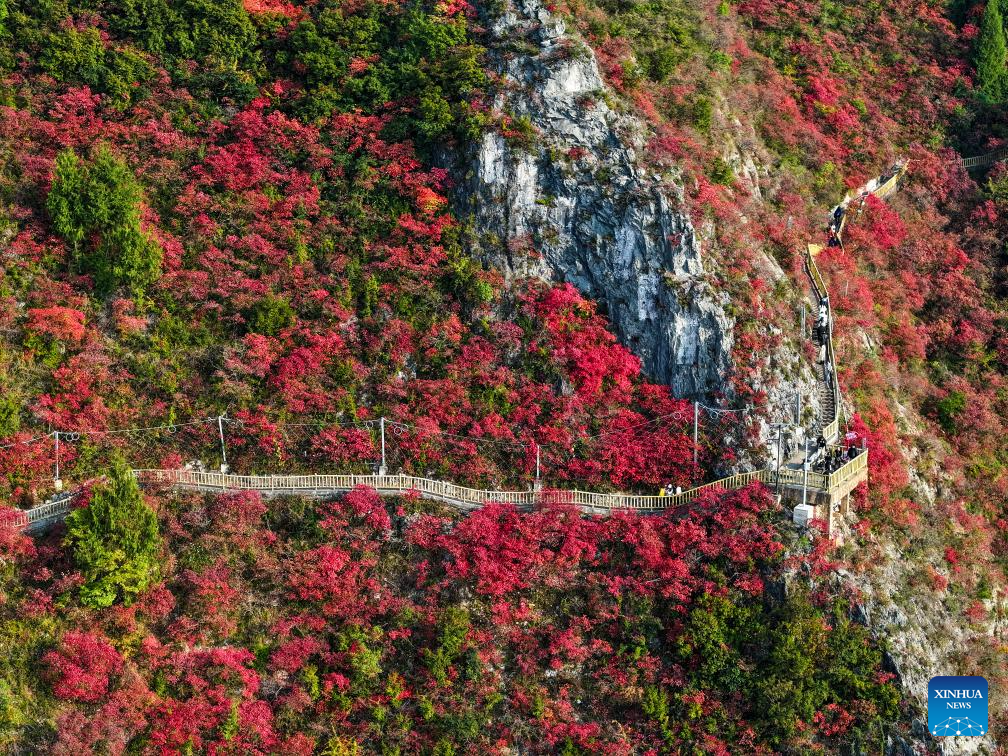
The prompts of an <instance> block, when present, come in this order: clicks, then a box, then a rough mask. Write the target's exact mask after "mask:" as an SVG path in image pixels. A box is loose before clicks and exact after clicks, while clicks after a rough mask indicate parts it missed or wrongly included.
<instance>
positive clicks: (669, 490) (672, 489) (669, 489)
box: [658, 483, 682, 498]
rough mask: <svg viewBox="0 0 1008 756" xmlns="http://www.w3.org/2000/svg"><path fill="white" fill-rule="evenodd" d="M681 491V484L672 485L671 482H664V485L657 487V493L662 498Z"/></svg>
mask: <svg viewBox="0 0 1008 756" xmlns="http://www.w3.org/2000/svg"><path fill="white" fill-rule="evenodd" d="M681 493H682V486H673V485H672V484H671V483H666V484H665V485H664V486H662V487H661V488H659V489H658V495H659V496H661V497H662V498H664V497H666V496H675V495H676V494H681Z"/></svg>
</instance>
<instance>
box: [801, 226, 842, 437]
mask: <svg viewBox="0 0 1008 756" xmlns="http://www.w3.org/2000/svg"><path fill="white" fill-rule="evenodd" d="M821 249H822V247H819V246H818V245H815V244H810V245H808V251H807V253H806V255H805V262H806V266H807V267H808V272H809V277H810V278H811V279H812V287H813V288H814V289H815V290H816V296H817V297H819V300H820V301H825V302H826V310H827V313H826V314H827V318H828V319H827V323H828V324H829V331H828V334H827V338H826V361H827V362H828V363H829V365H830V368H831V370H830V375H831V376H832V377H831V380H830V391H832V392H833V418H832V420H830V422H828V423H827V424H826V425H824V426H823V428H822V431H821V433H822V437H823V438H825V439H826V441H827V442H832V441H833V440H834V439H835V438H836V437H837V436H838V435H840V382H839V380H838V378H837V364H836V352H835V351H834V350H833V304H832V303H831V302H830V300H829V296H828V293H827V290H826V282H825V281H824V280H823V277H822V273H820V272H819V266H818V265H816V261H815V256H816V254H817V253H818V252H819V251H820V250H821Z"/></svg>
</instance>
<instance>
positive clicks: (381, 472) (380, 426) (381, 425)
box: [378, 417, 388, 475]
mask: <svg viewBox="0 0 1008 756" xmlns="http://www.w3.org/2000/svg"><path fill="white" fill-rule="evenodd" d="M378 431H379V433H380V435H381V467H379V468H378V474H379V475H387V474H388V467H386V465H385V418H384V417H382V419H381V420H379V421H378Z"/></svg>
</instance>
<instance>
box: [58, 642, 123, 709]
mask: <svg viewBox="0 0 1008 756" xmlns="http://www.w3.org/2000/svg"><path fill="white" fill-rule="evenodd" d="M42 660H43V662H45V663H46V664H47V665H48V667H49V672H50V675H51V677H52V681H53V693H54V694H55V695H56V696H57V697H58V698H62V699H64V700H69V701H89V702H90V701H99V700H101V699H102V698H104V697H105V696H106V694H107V693H108V690H109V683H110V681H109V677H110V676H116V675H118V674H119V673H120V672H122V668H123V659H122V656H120V655H119V652H118V651H116V650H115V649H114V648H113V647H112V645H111V644H110V643H109V642H108V640H107V639H106V638H105V637H104V636H102V635H98V634H95V633H89V632H78V631H74V630H72V631H70V632H68V633H67V634H66V635H64V636H63V640H62V641H61V643H60V646H59V648H58V649H56V650H54V651H50V652H48V653H47V654H46V655H45V656H44V657H43V658H42Z"/></svg>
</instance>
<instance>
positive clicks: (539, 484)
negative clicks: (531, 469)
mask: <svg viewBox="0 0 1008 756" xmlns="http://www.w3.org/2000/svg"><path fill="white" fill-rule="evenodd" d="M532 443H534V444H535V450H536V476H535V484H534V486H533V488H532V490H533V491H541V490H542V479H541V478H540V477H539V473H540V466H539V444H538V443H536V442H535V441H533V442H532Z"/></svg>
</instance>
